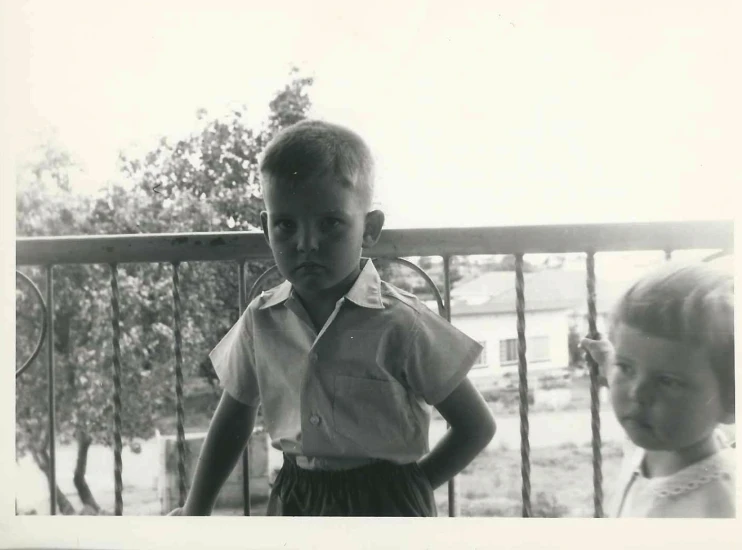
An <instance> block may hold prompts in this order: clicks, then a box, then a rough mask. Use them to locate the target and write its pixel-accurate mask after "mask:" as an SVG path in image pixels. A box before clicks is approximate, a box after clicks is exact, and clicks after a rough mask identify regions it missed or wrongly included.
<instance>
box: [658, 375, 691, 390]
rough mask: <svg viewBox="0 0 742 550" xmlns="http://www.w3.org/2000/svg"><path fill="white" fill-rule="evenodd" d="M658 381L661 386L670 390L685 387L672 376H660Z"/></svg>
mask: <svg viewBox="0 0 742 550" xmlns="http://www.w3.org/2000/svg"><path fill="white" fill-rule="evenodd" d="M657 381H658V382H659V383H660V385H661V386H664V387H665V388H668V389H678V388H682V387H683V386H684V384H683V382H682V380H678V379H677V378H673V377H672V376H660V377H659V378H658V379H657Z"/></svg>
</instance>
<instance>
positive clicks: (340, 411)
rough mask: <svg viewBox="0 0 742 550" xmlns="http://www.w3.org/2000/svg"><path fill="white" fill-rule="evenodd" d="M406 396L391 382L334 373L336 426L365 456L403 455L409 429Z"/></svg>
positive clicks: (399, 386)
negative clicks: (335, 374)
mask: <svg viewBox="0 0 742 550" xmlns="http://www.w3.org/2000/svg"><path fill="white" fill-rule="evenodd" d="M408 409H409V404H408V397H407V392H406V391H405V389H404V387H403V386H402V385H401V384H399V383H397V382H394V381H385V380H375V379H371V378H358V377H355V376H335V384H334V396H333V407H332V414H333V421H334V424H335V429H336V430H337V432H338V433H339V434H341V435H343V436H344V437H345V438H346V439H349V440H351V442H352V443H353V444H354V446H356V447H359V448H361V449H363V451H364V452H365V454H366V455H367V456H371V457H374V458H387V459H389V458H394V457H395V456H399V455H400V454H404V450H405V448H406V442H407V439H408V435H409V434H410V432H411V431H412V428H413V427H412V425H411V416H412V415H411V414H410V412H409V411H408Z"/></svg>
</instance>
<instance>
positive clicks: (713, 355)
mask: <svg viewBox="0 0 742 550" xmlns="http://www.w3.org/2000/svg"><path fill="white" fill-rule="evenodd" d="M619 323H624V324H626V325H629V326H631V327H633V328H635V329H638V330H641V331H642V332H646V333H647V334H650V335H652V336H656V337H659V338H666V339H668V340H675V341H679V342H684V343H687V344H691V345H694V346H698V347H700V348H702V349H703V350H704V351H705V352H706V353H707V357H708V358H709V361H710V364H711V367H712V368H713V369H714V372H715V374H716V376H717V379H718V380H719V385H720V388H721V394H722V400H723V403H722V404H723V406H724V410H725V411H726V412H727V413H732V414H733V413H734V396H735V392H734V278H733V276H732V275H731V274H730V273H725V272H724V271H722V270H720V269H717V268H715V267H714V266H712V265H709V264H707V263H677V262H668V263H667V264H666V265H664V266H662V267H660V268H658V269H655V270H653V271H651V272H650V273H648V274H647V275H645V276H644V277H642V278H641V279H639V280H638V281H637V282H636V283H634V284H633V285H632V286H631V287H630V288H629V289H628V290H627V291H626V292H625V293H624V294H623V296H621V298H620V299H619V300H618V302H617V304H616V305H615V307H614V309H613V314H612V318H611V326H612V327H614V328H615V327H616V326H617V325H618V324H619Z"/></svg>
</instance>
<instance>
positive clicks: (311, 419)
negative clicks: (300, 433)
mask: <svg viewBox="0 0 742 550" xmlns="http://www.w3.org/2000/svg"><path fill="white" fill-rule="evenodd" d="M320 421H321V419H320V417H319V415H316V414H313V415H312V416H310V417H309V422H310V423H311V424H312V426H319V423H320Z"/></svg>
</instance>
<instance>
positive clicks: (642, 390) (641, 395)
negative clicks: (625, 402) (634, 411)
mask: <svg viewBox="0 0 742 550" xmlns="http://www.w3.org/2000/svg"><path fill="white" fill-rule="evenodd" d="M629 397H631V399H632V400H633V401H635V402H637V403H641V404H643V405H645V404H647V403H649V402H651V401H652V399H653V398H654V388H653V386H652V384H651V383H650V382H649V381H648V380H636V381H634V383H633V384H632V385H631V389H630V390H629Z"/></svg>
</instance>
